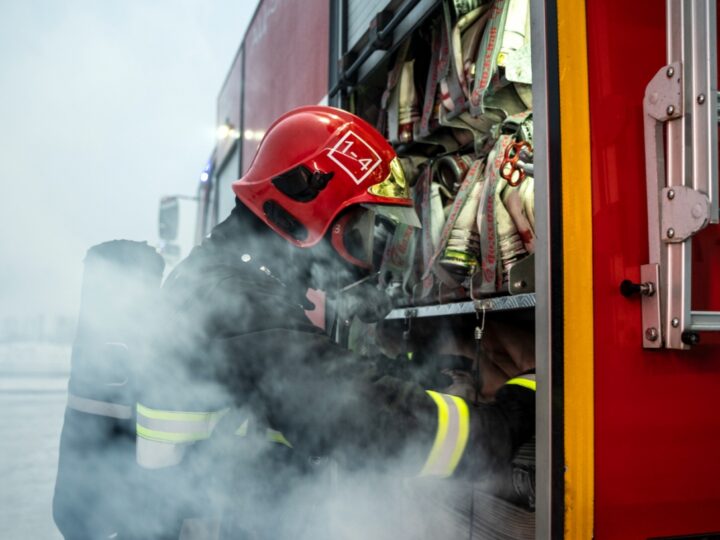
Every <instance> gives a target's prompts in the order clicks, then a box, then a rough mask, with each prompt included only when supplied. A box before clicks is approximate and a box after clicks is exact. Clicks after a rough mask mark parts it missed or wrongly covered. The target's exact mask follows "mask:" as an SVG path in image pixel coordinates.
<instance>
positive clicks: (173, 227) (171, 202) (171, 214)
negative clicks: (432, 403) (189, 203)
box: [158, 197, 180, 242]
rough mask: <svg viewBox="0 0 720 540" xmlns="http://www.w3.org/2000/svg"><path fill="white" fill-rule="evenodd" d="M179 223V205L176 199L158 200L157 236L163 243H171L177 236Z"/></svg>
mask: <svg viewBox="0 0 720 540" xmlns="http://www.w3.org/2000/svg"><path fill="white" fill-rule="evenodd" d="M179 222H180V203H179V201H178V198H177V197H163V198H162V199H160V211H159V213H158V235H159V236H160V239H161V240H164V241H165V242H173V241H174V240H176V239H177V236H178V225H179Z"/></svg>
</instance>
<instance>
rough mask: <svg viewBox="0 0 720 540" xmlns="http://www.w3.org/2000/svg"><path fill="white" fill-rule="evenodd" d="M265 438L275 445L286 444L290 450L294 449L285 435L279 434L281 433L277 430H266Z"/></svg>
mask: <svg viewBox="0 0 720 540" xmlns="http://www.w3.org/2000/svg"><path fill="white" fill-rule="evenodd" d="M265 437H266V438H267V440H268V441H270V442H274V443H278V444H284V445H285V446H287V447H288V448H292V447H293V445H292V444H290V441H288V440H287V439H286V438H285V435H283V434H282V433H281V432H279V431H278V430H276V429H270V428H268V429H267V430H265Z"/></svg>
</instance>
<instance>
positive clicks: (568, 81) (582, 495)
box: [556, 0, 594, 539]
mask: <svg viewBox="0 0 720 540" xmlns="http://www.w3.org/2000/svg"><path fill="white" fill-rule="evenodd" d="M556 2H557V18H558V32H557V36H558V55H559V58H558V69H559V72H560V73H559V78H560V129H561V132H562V148H561V153H562V217H563V231H562V235H563V286H564V301H563V306H564V320H565V323H564V324H565V327H564V348H565V352H564V359H565V360H564V361H565V365H564V378H565V385H564V393H565V399H564V402H565V410H564V419H565V437H564V438H565V465H566V467H567V469H566V472H565V538H572V539H575V538H592V537H593V493H594V486H593V483H594V463H593V435H594V428H593V298H592V294H593V288H592V279H591V276H592V191H591V181H590V179H591V170H590V119H589V99H588V62H587V34H586V15H585V2H584V1H583V0H556Z"/></svg>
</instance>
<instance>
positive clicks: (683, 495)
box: [563, 0, 720, 539]
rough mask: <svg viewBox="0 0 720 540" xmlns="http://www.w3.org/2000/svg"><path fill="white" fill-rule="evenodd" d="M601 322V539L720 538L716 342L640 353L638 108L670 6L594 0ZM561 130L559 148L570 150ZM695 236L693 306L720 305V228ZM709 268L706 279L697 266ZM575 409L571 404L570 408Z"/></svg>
mask: <svg viewBox="0 0 720 540" xmlns="http://www.w3.org/2000/svg"><path fill="white" fill-rule="evenodd" d="M587 29H588V61H589V83H590V129H591V143H592V190H593V200H592V210H593V243H594V246H593V268H594V283H593V287H594V315H595V502H594V504H595V538H598V539H605V538H623V539H625V538H627V539H631V538H638V539H640V538H648V537H655V536H670V535H688V534H693V533H708V532H718V531H720V489H718V485H719V484H720V459H718V456H720V414H719V413H718V402H717V399H718V396H720V344H719V343H720V341H719V340H718V336H714V335H709V334H703V335H702V344H701V345H699V346H697V347H695V348H694V349H693V350H691V351H667V350H660V351H650V350H645V349H643V348H642V334H641V331H642V330H641V319H642V317H641V312H640V299H639V298H632V299H627V298H624V297H623V296H621V295H620V293H619V284H620V282H621V281H622V280H623V279H626V278H627V279H631V280H633V281H635V282H637V281H639V277H640V266H641V265H642V264H645V263H647V262H648V238H647V209H646V187H645V162H644V159H645V155H644V142H643V110H642V102H643V96H644V93H645V86H646V85H647V83H648V82H649V81H650V79H651V78H652V77H653V75H654V74H655V73H656V71H657V70H658V69H659V68H660V67H662V66H663V65H664V64H665V61H666V52H665V6H664V2H660V1H654V2H652V4H651V3H650V2H627V1H624V0H605V1H602V2H600V1H591V2H588V3H587ZM571 140H572V137H571V136H570V134H566V133H563V142H564V144H572V143H571ZM718 229H719V228H718V227H716V226H715V227H713V226H711V227H710V228H709V229H708V230H706V231H703V234H702V235H701V237H700V238H699V239H696V241H695V245H696V250H695V257H694V261H693V272H694V273H695V274H697V279H696V280H695V284H694V296H695V299H694V300H695V302H694V304H695V305H694V306H693V309H702V308H706V309H709V308H710V307H714V308H715V309H718V306H720V284H719V283H716V282H714V281H713V280H712V276H711V274H710V272H709V271H710V268H711V265H713V266H714V267H716V268H717V266H715V264H716V263H720V250H719V249H718V245H719V244H720V230H718ZM700 267H702V270H699V268H700ZM565 406H566V407H572V403H566V404H565Z"/></svg>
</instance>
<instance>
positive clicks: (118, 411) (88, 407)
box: [67, 394, 132, 420]
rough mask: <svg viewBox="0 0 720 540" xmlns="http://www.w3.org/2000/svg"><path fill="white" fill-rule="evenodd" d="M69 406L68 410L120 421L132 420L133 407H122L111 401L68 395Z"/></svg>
mask: <svg viewBox="0 0 720 540" xmlns="http://www.w3.org/2000/svg"><path fill="white" fill-rule="evenodd" d="M67 406H68V409H72V410H74V411H79V412H83V413H87V414H96V415H98V416H108V417H110V418H118V419H120V420H127V419H129V418H132V407H130V406H129V405H120V404H119V403H111V402H109V401H99V400H97V399H89V398H84V397H80V396H76V395H75V394H68V401H67Z"/></svg>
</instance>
